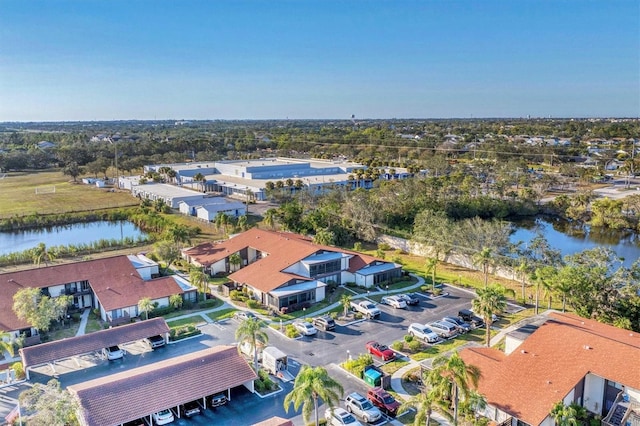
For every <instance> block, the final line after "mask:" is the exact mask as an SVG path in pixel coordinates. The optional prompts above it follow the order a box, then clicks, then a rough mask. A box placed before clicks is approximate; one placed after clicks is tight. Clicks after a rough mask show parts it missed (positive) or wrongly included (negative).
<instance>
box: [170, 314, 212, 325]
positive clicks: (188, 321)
mask: <svg viewBox="0 0 640 426" xmlns="http://www.w3.org/2000/svg"><path fill="white" fill-rule="evenodd" d="M203 322H205V321H204V318H202V317H201V316H200V315H194V316H192V317H188V318H182V319H178V320H173V321H172V320H169V321H167V324H168V325H169V327H170V328H176V327H182V326H184V325H194V326H195V325H198V324H201V323H203Z"/></svg>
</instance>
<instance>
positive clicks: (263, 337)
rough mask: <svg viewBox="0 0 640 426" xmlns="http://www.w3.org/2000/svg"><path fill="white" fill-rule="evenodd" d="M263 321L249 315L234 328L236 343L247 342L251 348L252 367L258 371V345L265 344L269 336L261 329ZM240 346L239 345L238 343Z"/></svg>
mask: <svg viewBox="0 0 640 426" xmlns="http://www.w3.org/2000/svg"><path fill="white" fill-rule="evenodd" d="M262 326H263V323H262V321H261V320H260V319H258V318H256V317H249V318H247V319H246V320H244V321H242V323H241V324H240V326H238V328H237V329H236V340H237V341H238V343H244V342H247V343H249V344H250V345H251V349H253V368H254V370H255V371H256V373H257V372H258V345H262V346H266V344H267V343H268V342H269V336H267V333H265V332H264V331H262ZM238 347H240V345H238Z"/></svg>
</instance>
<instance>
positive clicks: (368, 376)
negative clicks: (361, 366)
mask: <svg viewBox="0 0 640 426" xmlns="http://www.w3.org/2000/svg"><path fill="white" fill-rule="evenodd" d="M381 377H382V373H380V372H379V371H376V370H374V369H373V368H370V369H368V370H365V371H364V382H365V383H366V384H368V385H371V386H380V378H381Z"/></svg>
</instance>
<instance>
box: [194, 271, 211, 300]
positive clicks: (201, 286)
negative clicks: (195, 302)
mask: <svg viewBox="0 0 640 426" xmlns="http://www.w3.org/2000/svg"><path fill="white" fill-rule="evenodd" d="M189 281H190V282H191V285H192V286H194V287H195V288H197V289H198V292H199V293H200V294H202V300H204V298H205V294H207V293H208V291H209V277H208V276H207V274H205V273H204V272H202V271H201V270H200V269H198V268H193V269H192V270H191V272H189Z"/></svg>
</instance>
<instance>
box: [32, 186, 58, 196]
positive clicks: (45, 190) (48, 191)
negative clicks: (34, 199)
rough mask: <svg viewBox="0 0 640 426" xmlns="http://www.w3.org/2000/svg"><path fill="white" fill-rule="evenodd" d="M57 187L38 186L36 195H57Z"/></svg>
mask: <svg viewBox="0 0 640 426" xmlns="http://www.w3.org/2000/svg"><path fill="white" fill-rule="evenodd" d="M55 193H56V186H55V185H53V186H36V194H38V195H39V194H55Z"/></svg>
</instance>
